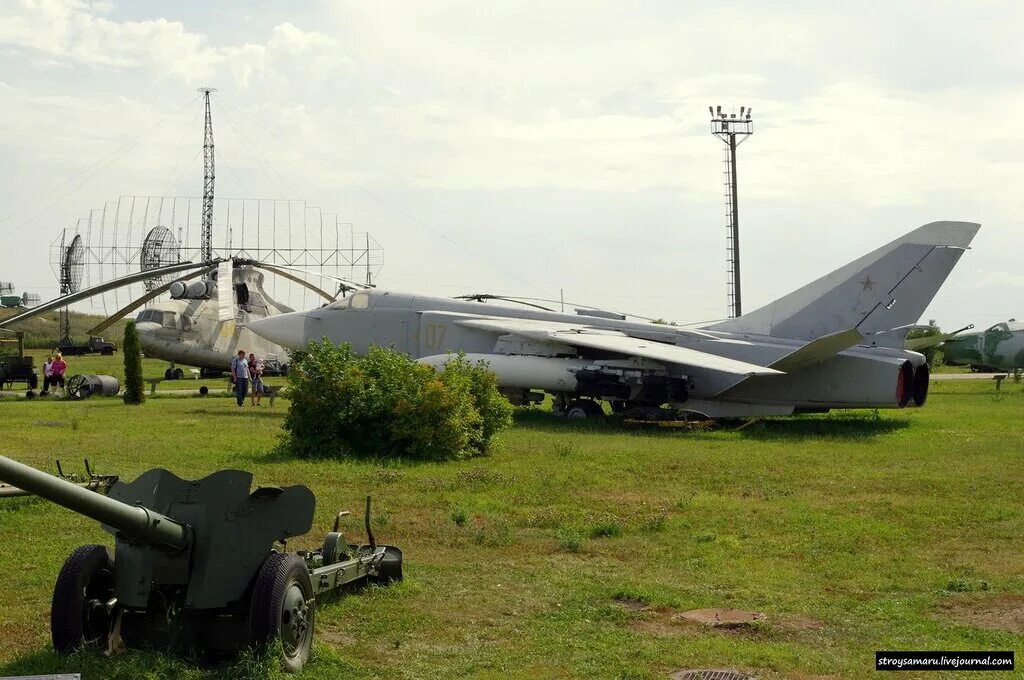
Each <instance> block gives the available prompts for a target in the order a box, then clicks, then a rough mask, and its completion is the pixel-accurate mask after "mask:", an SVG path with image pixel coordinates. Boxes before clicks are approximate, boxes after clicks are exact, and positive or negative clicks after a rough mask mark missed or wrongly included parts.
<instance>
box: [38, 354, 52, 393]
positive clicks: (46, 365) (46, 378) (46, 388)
mask: <svg viewBox="0 0 1024 680" xmlns="http://www.w3.org/2000/svg"><path fill="white" fill-rule="evenodd" d="M51 366H53V355H52V354H51V355H49V356H48V357H46V361H44V362H43V391H42V392H40V393H39V394H40V395H41V396H44V397H45V396H46V395H48V394H49V393H50V367H51Z"/></svg>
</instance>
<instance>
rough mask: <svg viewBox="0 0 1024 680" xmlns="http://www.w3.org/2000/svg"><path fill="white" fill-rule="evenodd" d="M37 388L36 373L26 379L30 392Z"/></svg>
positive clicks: (37, 378)
mask: <svg viewBox="0 0 1024 680" xmlns="http://www.w3.org/2000/svg"><path fill="white" fill-rule="evenodd" d="M37 387H39V375H38V374H36V373H33V374H32V375H30V376H29V378H28V388H29V389H30V390H34V389H35V388H37Z"/></svg>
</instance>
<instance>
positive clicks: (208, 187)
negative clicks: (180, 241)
mask: <svg viewBox="0 0 1024 680" xmlns="http://www.w3.org/2000/svg"><path fill="white" fill-rule="evenodd" d="M216 91H217V90H216V89H214V88H212V87H200V88H199V92H202V93H203V100H204V103H205V106H206V125H205V126H204V128H203V221H202V230H201V232H200V244H199V257H200V259H201V260H202V261H203V262H209V261H210V260H212V259H213V185H214V179H215V177H216V172H215V169H214V161H213V118H212V117H211V116H210V93H211V92H216ZM208 277H209V274H204V275H203V278H208Z"/></svg>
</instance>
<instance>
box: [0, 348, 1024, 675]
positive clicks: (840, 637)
mask: <svg viewBox="0 0 1024 680" xmlns="http://www.w3.org/2000/svg"><path fill="white" fill-rule="evenodd" d="M81 361H83V362H84V361H85V359H81ZM72 370H74V369H72ZM285 406H286V402H284V401H279V402H278V406H277V407H275V408H274V409H273V410H271V409H269V408H268V407H266V406H265V407H263V408H262V409H253V408H248V407H247V408H245V409H239V408H237V407H236V406H235V405H234V403H233V402H232V401H231V400H230V399H221V398H208V399H206V400H199V399H155V400H151V401H148V402H147V403H146V404H145V405H143V406H141V407H126V406H123V405H122V404H121V403H120V401H119V400H113V399H106V400H105V399H92V400H88V401H83V402H64V401H40V400H36V401H26V400H13V399H7V400H0V423H3V425H2V427H3V445H2V449H0V450H2V452H3V453H4V454H5V455H10V456H13V457H15V458H17V459H19V460H22V461H24V462H27V463H30V464H33V465H36V466H38V467H41V468H44V469H48V470H50V469H52V464H53V463H52V461H53V459H54V458H61V459H63V460H64V461H65V462H66V463H67V464H68V465H69V466H70V465H71V464H73V463H74V464H75V465H78V464H79V463H78V461H80V460H81V458H83V457H84V456H88V457H89V458H90V459H91V461H92V462H93V463H94V464H95V465H96V467H98V468H100V471H102V472H116V473H118V474H121V475H122V476H124V477H125V478H128V479H131V478H134V477H135V476H136V475H137V474H139V473H140V472H142V471H143V470H145V469H147V468H149V467H154V466H163V467H167V468H169V469H171V470H173V471H174V472H176V473H178V474H180V475H183V476H186V477H199V476H202V475H205V474H207V473H209V472H212V471H214V470H216V469H219V468H223V467H237V468H244V469H250V470H252V471H253V472H254V473H255V474H256V478H257V480H258V481H259V483H261V484H265V485H267V484H293V483H306V484H308V485H309V486H310V487H311V488H312V489H313V490H314V492H315V493H316V494H317V499H318V504H317V519H316V523H315V530H314V532H312V533H311V534H310V535H309V536H308V537H306V538H304V539H302V540H299V541H294V543H295V545H293V546H292V547H294V548H306V547H312V546H314V545H315V544H316V543H317V542H318V541H319V540H320V539H321V538H322V535H323V531H325V530H326V529H327V528H328V526H329V524H330V521H331V519H332V517H333V515H334V513H335V512H336V511H337V510H338V509H342V508H345V509H351V510H353V511H355V512H354V515H353V516H351V517H348V518H346V519H345V520H344V522H345V524H344V530H345V531H346V533H348V534H351V535H353V536H358V535H360V531H361V530H360V527H359V525H360V519H359V517H358V515H359V513H358V510H359V506H360V499H361V498H362V497H363V495H365V494H372V495H373V496H374V499H375V503H376V507H377V509H378V510H377V516H376V523H375V527H374V531H375V533H376V535H377V538H378V540H379V541H382V542H388V543H393V544H395V545H398V546H400V547H401V548H402V549H403V551H404V552H405V557H406V577H407V578H406V580H405V582H403V583H402V584H400V585H398V586H395V587H389V588H376V587H374V588H370V589H368V590H365V591H363V592H359V593H356V594H352V595H349V596H346V597H344V598H342V599H340V600H338V601H335V602H332V603H328V604H325V605H324V606H322V607H321V608H320V609H319V610H318V613H317V625H316V631H317V645H316V648H315V655H314V659H313V661H312V663H311V664H310V665H309V667H308V668H307V671H306V673H305V674H304V675H305V676H306V677H312V678H334V677H342V676H344V677H351V678H371V677H388V678H393V677H407V678H422V677H440V678H454V677H467V676H472V677H482V678H507V677H517V678H518V677H524V678H549V677H559V678H582V677H586V678H590V677H597V678H604V677H606V678H626V677H628V678H664V677H666V676H667V675H668V674H669V673H671V672H673V671H674V670H677V669H680V668H701V667H711V668H721V667H731V668H737V669H745V670H748V671H751V672H754V673H756V674H757V675H758V676H759V677H762V678H776V677H786V678H792V677H796V678H800V677H803V678H811V677H836V678H846V677H868V676H873V675H874V671H873V668H874V665H873V664H874V651H875V650H878V649H936V650H951V649H1012V650H1016V651H1017V652H1018V656H1019V655H1020V653H1021V652H1024V636H1022V634H1021V630H1020V628H1017V629H1016V630H1015V631H1013V630H1000V629H998V628H997V627H995V626H994V625H989V624H986V623H985V622H984V621H979V620H978V619H977V618H971V617H969V616H961V615H960V614H958V615H953V614H949V613H948V612H949V611H950V609H949V608H950V607H952V608H954V610H956V611H959V612H963V611H964V610H965V608H966V609H970V608H971V607H972V606H975V605H976V604H977V603H979V602H991V601H996V602H999V601H1006V600H1008V596H1020V595H1024V538H1022V537H1024V507H1022V503H1021V499H1022V498H1024V476H1022V475H1021V474H1020V470H1021V469H1024V465H1022V463H1024V460H1022V459H1024V428H1022V427H1021V425H1020V413H1021V411H1022V409H1024V385H1021V384H1014V383H1012V382H1010V381H1007V382H1006V383H1004V385H1003V389H1002V391H1001V392H999V393H996V392H995V390H994V386H993V385H992V384H991V383H990V381H979V382H977V383H974V382H965V383H954V382H945V383H933V387H932V395H931V396H930V398H929V403H928V405H927V406H926V407H925V408H924V409H911V410H904V411H899V412H884V411H883V412H881V413H880V414H879V415H875V414H872V413H871V412H856V413H839V414H834V415H831V416H822V417H806V418H800V419H792V420H783V419H778V420H768V421H766V422H764V423H760V424H755V425H752V426H750V427H747V428H745V429H743V430H741V431H736V430H733V429H725V428H722V429H717V430H711V431H699V432H687V431H681V430H664V431H662V430H650V429H643V430H640V429H629V428H627V427H625V426H623V425H621V424H617V423H616V422H614V421H613V422H606V423H602V424H597V425H594V424H586V423H582V424H581V423H570V422H565V421H560V420H558V419H555V418H554V417H552V416H551V415H550V413H546V412H542V411H533V412H525V413H521V414H519V415H518V417H517V424H516V426H515V428H514V429H513V430H511V431H509V432H507V433H505V434H504V435H503V436H502V445H501V446H500V448H499V450H497V451H495V452H494V453H493V454H492V455H490V456H488V457H485V458H477V459H473V460H469V461H463V462H456V463H444V464H427V463H421V464H411V463H387V464H377V463H373V462H349V461H305V460H303V461H293V460H288V459H286V458H283V457H281V456H280V455H279V454H275V453H273V451H272V450H273V448H274V446H275V443H276V440H277V437H278V436H279V433H280V424H281V420H282V418H283V417H284V414H285V408H284V407H285ZM0 536H2V539H3V540H2V543H0V572H2V573H3V574H4V579H3V582H2V585H0V603H2V608H0V612H2V613H0V675H4V674H15V675H17V674H28V673H46V672H57V671H66V672H71V671H79V670H81V671H83V673H84V675H83V677H100V676H102V677H125V678H128V677H153V678H162V677H168V678H169V677H201V676H205V675H218V676H221V677H232V678H233V677H264V676H265V675H266V674H267V673H269V672H271V671H273V670H274V669H273V668H272V664H271V665H270V666H268V665H267V664H265V663H260V662H259V661H258V660H253V659H242V660H240V661H237V662H234V663H231V664H228V665H224V666H208V665H203V664H202V663H198V662H196V661H194V660H188V659H178V658H176V657H172V656H166V655H161V654H153V653H140V652H127V653H123V654H120V655H118V656H116V657H115V658H113V659H106V658H102V657H100V656H96V655H80V656H77V657H72V658H70V659H64V658H61V657H58V656H56V655H54V654H53V653H52V651H51V650H50V649H49V648H48V644H49V630H48V628H49V626H48V611H49V599H50V592H51V589H52V586H53V580H54V578H55V576H56V573H57V571H58V570H59V568H60V565H61V563H62V561H63V559H64V557H65V556H66V555H67V554H68V553H69V552H70V551H71V550H72V549H73V548H74V547H76V546H77V545H80V544H83V543H88V542H108V540H109V537H108V536H107V535H106V534H105V533H104V532H102V531H101V530H100V529H99V527H98V525H97V524H96V523H95V522H92V521H91V520H87V519H85V518H82V517H79V516H76V515H74V514H73V513H70V512H68V511H66V510H63V509H61V508H58V507H55V506H53V505H51V504H49V503H46V502H44V501H41V500H37V499H21V500H14V501H7V502H5V503H4V504H3V505H0ZM622 603H629V604H632V603H640V605H641V606H637V607H632V606H623V604H622ZM642 605H649V606H648V607H647V608H643V606H642ZM716 606H720V607H733V608H742V609H751V610H755V611H759V612H764V613H765V614H766V615H767V617H768V618H767V621H765V622H764V623H762V624H758V625H757V626H755V627H754V628H751V629H749V630H746V631H733V632H717V631H704V630H699V629H695V628H690V627H686V626H684V625H682V624H680V623H679V622H677V621H674V620H673V619H672V615H673V614H674V613H675V612H678V611H683V610H687V609H692V608H701V607H716ZM1017 625H1019V620H1018V624H1017ZM962 675H963V676H964V677H970V676H969V675H968V674H962ZM989 675H991V676H992V677H999V674H989ZM1003 675H1004V677H1005V676H1006V675H1008V674H1003ZM906 676H907V677H914V676H915V674H913V673H910V674H906ZM920 677H935V676H933V675H932V676H925V675H923V674H922V675H921V676H920ZM943 677H953V676H952V675H944V676H943Z"/></svg>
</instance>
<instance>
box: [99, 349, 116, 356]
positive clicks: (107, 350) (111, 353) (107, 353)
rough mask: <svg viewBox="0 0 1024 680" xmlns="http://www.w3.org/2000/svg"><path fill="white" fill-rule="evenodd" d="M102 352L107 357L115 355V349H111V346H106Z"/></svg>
mask: <svg viewBox="0 0 1024 680" xmlns="http://www.w3.org/2000/svg"><path fill="white" fill-rule="evenodd" d="M100 354H102V355H103V356H105V357H112V356H114V350H112V349H110V348H109V347H104V348H103V350H102V351H101V352H100Z"/></svg>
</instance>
